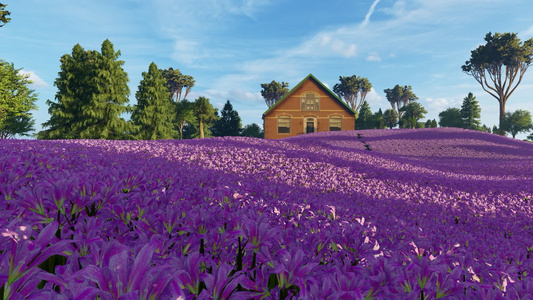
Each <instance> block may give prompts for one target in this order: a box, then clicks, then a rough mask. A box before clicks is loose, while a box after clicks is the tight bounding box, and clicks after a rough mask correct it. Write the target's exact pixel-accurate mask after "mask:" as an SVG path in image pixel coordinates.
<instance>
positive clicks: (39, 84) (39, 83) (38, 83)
mask: <svg viewBox="0 0 533 300" xmlns="http://www.w3.org/2000/svg"><path fill="white" fill-rule="evenodd" d="M19 72H20V73H22V74H24V75H27V76H28V79H29V80H31V81H32V82H33V83H32V84H31V86H32V87H34V88H45V87H47V86H48V83H46V82H45V81H44V80H42V79H41V77H39V76H37V74H35V72H33V71H24V70H20V71H19Z"/></svg>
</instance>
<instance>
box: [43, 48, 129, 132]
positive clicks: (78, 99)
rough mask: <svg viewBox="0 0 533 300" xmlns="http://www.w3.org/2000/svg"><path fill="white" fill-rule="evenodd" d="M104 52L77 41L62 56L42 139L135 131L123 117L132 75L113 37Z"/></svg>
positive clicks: (127, 109) (126, 109)
mask: <svg viewBox="0 0 533 300" xmlns="http://www.w3.org/2000/svg"><path fill="white" fill-rule="evenodd" d="M101 51H102V52H101V53H100V52H98V51H93V50H88V51H85V50H84V49H83V47H81V46H80V45H79V44H76V45H75V46H74V47H73V48H72V53H71V54H65V55H63V56H62V57H61V59H60V62H61V65H60V72H59V74H58V75H59V77H58V78H56V80H55V82H54V85H55V86H56V87H57V92H56V95H55V99H56V100H57V102H53V101H50V100H48V101H47V104H48V106H49V108H48V113H49V114H50V119H49V120H48V121H47V122H45V123H43V127H44V128H45V129H44V130H43V131H41V132H39V134H38V138H40V139H79V138H82V139H123V138H125V137H126V136H125V134H126V133H127V132H129V131H131V128H130V125H129V123H128V122H127V121H126V120H124V119H123V118H121V117H120V115H121V114H122V113H125V112H128V111H129V109H130V107H129V106H128V105H126V104H127V103H128V102H129V99H128V96H129V94H130V90H129V87H128V85H127V83H128V81H129V79H128V74H127V73H126V71H124V69H123V68H122V66H123V64H124V61H121V60H118V57H119V56H120V51H115V50H114V48H113V44H112V43H111V42H110V41H109V40H105V41H104V42H103V43H102V48H101Z"/></svg>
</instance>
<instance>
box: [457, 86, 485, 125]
mask: <svg viewBox="0 0 533 300" xmlns="http://www.w3.org/2000/svg"><path fill="white" fill-rule="evenodd" d="M480 118H481V107H480V106H479V103H478V101H477V100H476V97H475V96H474V94H472V93H468V96H466V97H465V98H464V99H463V105H462V106H461V119H462V121H463V122H462V123H463V124H462V127H463V128H466V129H474V130H480V128H481V120H480Z"/></svg>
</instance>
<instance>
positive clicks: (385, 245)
mask: <svg viewBox="0 0 533 300" xmlns="http://www.w3.org/2000/svg"><path fill="white" fill-rule="evenodd" d="M532 201H533V144H531V143H527V142H523V141H517V140H513V139H510V138H506V137H501V136H497V135H492V134H487V133H481V132H476V131H468V130H463V129H446V128H438V129H437V128H435V129H420V130H359V131H340V132H323V133H315V134H308V135H302V136H298V137H293V138H287V139H284V140H278V141H272V140H263V139H253V138H244V137H232V138H230V137H228V138H211V139H202V140H186V141H175V140H167V141H105V140H58V141H34V140H0V230H1V232H2V234H1V236H0V285H3V291H2V292H3V293H4V297H5V298H7V299H25V298H28V299H43V298H44V299H48V298H51V299H95V298H97V297H99V298H100V299H119V298H120V299H500V298H502V297H503V298H508V299H531V295H532V294H533V274H531V272H532V271H533V257H531V258H530V256H531V255H532V251H533V218H532V216H533V203H532ZM46 297H48V298H46Z"/></svg>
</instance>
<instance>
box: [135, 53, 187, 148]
mask: <svg viewBox="0 0 533 300" xmlns="http://www.w3.org/2000/svg"><path fill="white" fill-rule="evenodd" d="M142 77H143V79H142V80H141V82H140V84H139V89H138V91H137V93H135V98H137V105H135V107H134V109H133V113H132V115H131V119H132V121H133V124H135V125H136V126H138V129H137V132H136V134H135V138H136V139H141V140H160V139H170V138H173V137H174V136H176V134H177V132H176V131H175V130H174V118H175V115H174V106H173V105H172V102H171V98H170V93H169V91H168V89H167V86H166V81H165V78H164V77H163V74H162V72H161V70H159V69H158V68H157V65H156V64H155V63H153V62H152V63H151V64H150V66H149V68H148V72H143V73H142Z"/></svg>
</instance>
